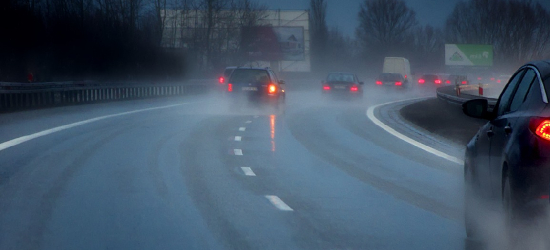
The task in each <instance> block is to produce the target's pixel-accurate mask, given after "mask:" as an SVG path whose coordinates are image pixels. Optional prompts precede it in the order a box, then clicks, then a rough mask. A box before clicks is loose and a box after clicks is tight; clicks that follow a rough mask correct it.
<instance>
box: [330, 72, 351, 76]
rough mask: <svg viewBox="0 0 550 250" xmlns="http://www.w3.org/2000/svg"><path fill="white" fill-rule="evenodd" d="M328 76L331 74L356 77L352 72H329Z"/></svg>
mask: <svg viewBox="0 0 550 250" xmlns="http://www.w3.org/2000/svg"><path fill="white" fill-rule="evenodd" d="M328 74H329V75H330V74H342V75H355V74H354V73H350V72H329V73H328Z"/></svg>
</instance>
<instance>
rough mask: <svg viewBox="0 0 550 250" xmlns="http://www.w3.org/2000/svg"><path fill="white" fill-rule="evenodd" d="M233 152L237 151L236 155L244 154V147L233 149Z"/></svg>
mask: <svg viewBox="0 0 550 250" xmlns="http://www.w3.org/2000/svg"><path fill="white" fill-rule="evenodd" d="M233 153H235V155H243V150H242V149H238V148H236V149H233Z"/></svg>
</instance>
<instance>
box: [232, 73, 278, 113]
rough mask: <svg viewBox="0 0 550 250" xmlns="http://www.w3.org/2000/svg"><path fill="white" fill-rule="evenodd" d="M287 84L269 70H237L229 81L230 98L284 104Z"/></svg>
mask: <svg viewBox="0 0 550 250" xmlns="http://www.w3.org/2000/svg"><path fill="white" fill-rule="evenodd" d="M284 84H285V82H284V81H283V80H279V78H278V77H277V75H276V74H275V72H273V71H272V70H271V69H269V68H241V67H238V68H235V69H234V70H233V72H232V73H231V76H230V77H229V79H228V80H227V89H226V90H227V93H228V96H230V97H232V98H236V99H237V100H247V101H251V102H261V103H267V104H276V105H279V104H282V103H283V102H284V99H285V89H284Z"/></svg>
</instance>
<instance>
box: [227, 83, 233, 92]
mask: <svg viewBox="0 0 550 250" xmlns="http://www.w3.org/2000/svg"><path fill="white" fill-rule="evenodd" d="M227 91H228V92H233V84H231V83H228V84H227Z"/></svg>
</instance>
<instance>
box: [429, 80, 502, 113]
mask: <svg viewBox="0 0 550 250" xmlns="http://www.w3.org/2000/svg"><path fill="white" fill-rule="evenodd" d="M474 86H475V85H474ZM456 88H457V87H456V86H445V87H440V88H437V90H436V93H437V98H439V99H441V100H444V101H447V102H450V103H454V104H462V103H464V102H466V101H469V100H473V99H487V101H488V102H489V107H491V108H492V107H494V106H495V105H496V103H497V101H498V99H497V98H489V97H484V96H479V95H470V94H464V93H460V91H457V89H456ZM458 88H459V89H462V88H470V89H471V88H474V87H466V86H458ZM475 88H478V87H477V86H475Z"/></svg>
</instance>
